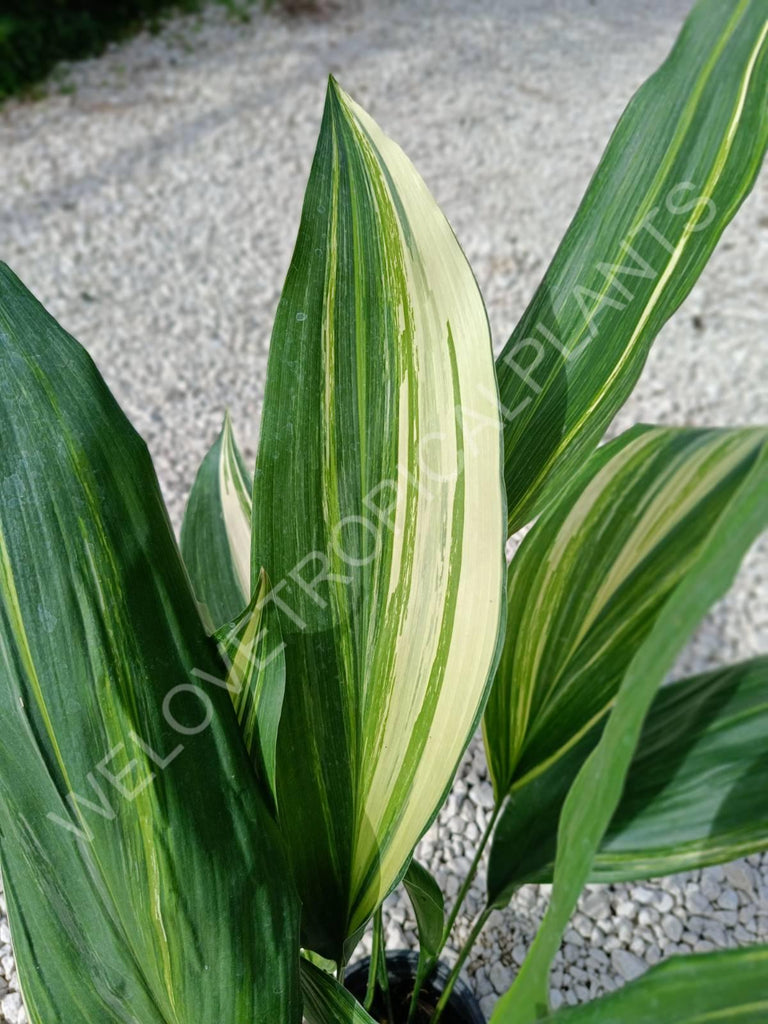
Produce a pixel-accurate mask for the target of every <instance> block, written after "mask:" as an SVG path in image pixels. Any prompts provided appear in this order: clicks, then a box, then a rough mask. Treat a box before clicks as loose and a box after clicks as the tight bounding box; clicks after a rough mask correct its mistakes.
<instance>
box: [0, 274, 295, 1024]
mask: <svg viewBox="0 0 768 1024" xmlns="http://www.w3.org/2000/svg"><path fill="white" fill-rule="evenodd" d="M0 436H2V439H3V441H2V445H0V492H1V494H0V498H1V500H0V732H1V733H2V742H1V743H0V841H1V842H0V862H1V866H2V874H3V880H4V883H5V891H6V897H7V899H8V911H9V919H10V925H11V933H12V936H13V943H14V952H15V955H16V963H17V967H18V972H19V979H20V981H21V988H22V991H23V994H24V999H25V1003H26V1007H27V1012H28V1015H29V1018H30V1020H31V1021H32V1024H53V1022H62V1024H63V1022H66V1024H180V1022H187V1021H192V1020H203V1021H213V1020H217V1021H218V1020H226V1021H231V1022H235V1021H278V1020H279V1021H281V1022H282V1021H286V1022H291V1024H298V1021H299V1019H300V1016H301V1006H300V997H299V965H298V930H299V922H298V902H297V900H296V897H295V894H294V892H293V890H292V887H291V885H290V883H289V882H288V881H287V878H288V877H289V876H288V867H287V864H286V861H285V855H284V850H283V847H282V843H281V841H280V837H279V835H278V833H277V829H276V827H275V825H274V822H273V820H272V818H271V816H270V814H269V812H268V810H267V808H266V806H265V805H264V803H263V801H262V800H261V798H260V796H259V792H258V787H257V784H256V780H255V778H254V775H253V770H252V768H251V765H250V763H249V761H248V758H247V755H246V752H245V748H244V747H243V744H242V740H241V738H240V735H239V730H238V726H237V721H236V718H235V714H234V711H233V708H232V706H231V702H230V699H229V697H228V696H227V693H226V686H225V681H224V666H223V663H222V662H221V660H220V659H219V657H218V656H217V651H216V647H215V644H214V643H213V641H212V640H210V639H209V638H208V637H207V636H206V634H205V630H204V628H203V625H202V623H201V621H200V619H199V617H198V614H197V609H196V607H195V602H194V598H193V595H192V592H191V590H190V588H189V582H188V578H187V575H186V573H185V571H184V567H183V565H182V563H181V559H180V558H179V554H178V549H177V546H176V542H175V540H174V538H173V535H172V532H171V528H170V524H169V521H168V517H167V514H166V511H165V508H164V506H163V503H162V499H161V497H160V490H159V487H158V484H157V480H156V478H155V474H154V470H153V468H152V464H151V461H150V459H149V455H148V453H147V450H146V446H145V445H144V444H143V442H142V441H141V440H140V438H139V437H138V436H137V435H136V433H135V432H134V431H133V429H132V428H131V426H130V424H129V423H128V421H127V420H126V419H125V417H124V415H123V414H122V412H121V411H120V409H119V408H118V406H117V404H116V403H115V401H114V399H113V397H112V396H111V395H110V393H109V391H108V390H107V388H106V385H105V384H104V382H103V380H102V379H101V377H100V376H99V374H98V372H97V370H96V368H95V367H94V365H93V363H92V362H91V361H90V359H89V358H88V356H87V355H86V354H85V352H84V351H83V350H82V349H81V348H80V346H79V345H78V344H77V343H76V342H75V341H74V339H72V338H71V337H70V336H69V335H68V334H67V333H66V332H65V331H63V330H62V329H61V328H60V327H59V326H58V324H56V323H55V321H54V320H53V319H52V318H51V317H50V316H49V315H48V314H47V313H46V312H45V310H44V309H43V308H42V306H40V305H39V303H37V302H36V301H35V299H34V298H33V297H32V296H31V295H30V294H29V292H28V291H27V290H26V289H25V288H24V287H23V285H22V284H21V283H20V281H19V280H18V279H17V278H16V277H15V276H14V275H13V274H12V273H11V272H10V271H9V270H8V268H7V267H4V266H3V265H0Z"/></svg>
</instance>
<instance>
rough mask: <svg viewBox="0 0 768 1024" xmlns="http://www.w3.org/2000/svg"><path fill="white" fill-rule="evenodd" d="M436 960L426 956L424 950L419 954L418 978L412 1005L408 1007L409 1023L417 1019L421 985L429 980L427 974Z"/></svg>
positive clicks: (415, 982) (414, 986) (411, 1023)
mask: <svg viewBox="0 0 768 1024" xmlns="http://www.w3.org/2000/svg"><path fill="white" fill-rule="evenodd" d="M434 963H435V961H434V960H433V959H432V958H431V957H429V956H426V955H425V954H424V953H423V952H422V953H420V954H419V963H418V966H417V968H416V980H415V981H414V985H413V994H412V996H411V1005H410V1007H409V1009H408V1022H407V1024H413V1022H414V1021H415V1019H416V1010H417V1008H418V1005H419V993H420V992H421V986H422V985H423V984H424V982H425V981H426V980H427V975H428V974H429V972H430V971H431V970H432V967H433V966H434Z"/></svg>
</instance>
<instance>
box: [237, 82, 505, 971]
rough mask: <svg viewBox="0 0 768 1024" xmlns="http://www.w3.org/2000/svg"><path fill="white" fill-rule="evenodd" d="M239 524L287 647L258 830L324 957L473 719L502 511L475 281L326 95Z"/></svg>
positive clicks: (404, 163)
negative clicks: (267, 800) (271, 810)
mask: <svg viewBox="0 0 768 1024" xmlns="http://www.w3.org/2000/svg"><path fill="white" fill-rule="evenodd" d="M253 520H254V534H253V569H254V572H258V570H259V569H260V568H261V567H262V566H263V567H264V568H265V569H266V571H267V572H268V573H269V576H270V579H271V580H272V582H273V584H274V589H273V600H274V601H275V602H276V603H277V602H279V605H278V606H279V608H280V612H281V616H280V618H281V624H282V627H283V638H284V641H285V644H286V650H285V655H286V678H287V686H286V699H285V706H284V710H283V719H282V722H281V727H280V743H279V749H278V765H277V788H278V798H279V802H280V815H281V826H282V830H283V832H284V834H285V835H286V836H287V840H288V845H289V854H290V857H291V860H292V864H293V868H294V872H295V875H296V877H297V879H298V884H299V890H300V895H301V896H302V901H303V907H304V911H303V919H302V920H303V927H304V945H305V946H307V947H308V948H311V949H315V950H316V951H317V952H320V953H322V954H323V955H325V956H327V957H329V958H332V959H336V960H338V959H341V958H343V950H342V946H343V943H344V940H345V938H346V937H347V936H349V935H351V934H352V933H354V932H356V931H357V930H358V929H359V928H360V927H361V926H362V925H363V924H364V923H365V922H366V920H367V919H368V918H369V917H370V915H371V913H372V912H373V910H374V909H375V907H376V906H377V905H378V904H379V903H380V901H381V900H382V899H383V898H384V896H386V894H387V893H388V892H389V890H390V889H391V888H392V886H393V885H394V884H395V882H396V881H397V879H398V877H399V876H400V875H401V874H402V872H403V871H404V869H405V866H406V864H407V861H408V858H409V857H410V854H411V852H412V850H413V847H414V845H415V844H416V842H417V841H418V839H419V837H420V836H421V834H422V833H423V832H424V830H425V829H426V828H427V827H428V825H429V824H430V822H431V821H432V819H433V818H434V816H435V814H436V812H437V809H438V807H439V806H440V804H441V802H442V800H443V798H444V795H445V793H446V790H447V788H448V787H449V785H450V782H451V779H452V777H453V775H454V772H455V769H456V766H457V763H458V761H459V759H460V757H461V754H462V752H463V751H464V749H465V747H466V745H467V743H468V741H469V738H470V737H471V735H472V733H473V730H474V728H475V726H476V724H477V721H478V717H479V714H480V709H481V708H482V705H483V701H484V698H485V695H486V692H487V687H488V680H489V677H490V675H491V673H492V670H493V665H494V662H495V659H496V656H497V649H498V642H499V630H500V624H501V619H502V616H503V611H504V602H503V597H502V591H503V582H504V572H503V540H504V536H505V522H506V519H505V513H504V508H503V486H502V482H501V432H500V423H499V414H498V405H497V394H496V385H495V379H494V370H493V359H492V355H491V343H490V335H489V330H488V322H487V318H486V315H485V310H484V307H483V303H482V300H481V297H480V294H479V292H478V289H477V285H476V283H475V280H474V277H473V276H472V272H471V270H470V268H469V266H468V264H467V262H466V260H465V258H464V255H463V253H462V252H461V249H460V248H459V245H458V243H457V242H456V239H455V237H454V235H453V233H452V231H451V229H450V227H449V225H448V224H447V222H446V221H445V219H444V217H443V216H442V214H441V213H440V211H439V210H438V208H437V206H436V205H435V203H434V201H433V199H432V198H431V196H430V195H429V192H428V191H427V189H426V187H425V185H424V183H423V182H422V180H421V179H420V178H419V176H418V175H417V173H416V171H415V170H414V168H413V167H412V166H411V164H410V163H409V162H408V160H407V159H406V157H405V156H404V155H403V153H402V151H401V150H400V149H399V148H398V147H397V146H396V145H395V144H394V143H393V142H392V141H391V140H390V139H388V138H387V137H386V136H385V135H384V134H383V133H382V132H381V131H380V129H379V128H378V127H377V126H376V125H375V124H374V122H373V121H372V120H371V119H370V118H369V117H368V115H367V114H365V112H364V111H363V110H361V108H360V107H358V106H357V105H356V104H355V103H353V101H352V100H351V99H349V97H348V96H346V95H345V94H344V93H343V92H342V91H341V90H340V89H339V88H338V86H337V85H336V84H335V83H333V82H332V83H331V85H330V87H329V91H328V98H327V102H326V108H325V114H324V117H323V124H322V129H321V132H320V139H319V143H318V148H317V152H316V155H315V160H314V163H313V166H312V172H311V175H310V180H309V185H308V188H307V194H306V198H305V202H304V210H303V213H302V220H301V226H300V229H299V238H298V242H297V245H296V250H295V252H294V256H293V260H292V263H291V267H290V270H289V273H288V278H287V281H286V284H285V289H284V291H283V295H282V298H281V301H280V304H279V307H278V311H277V318H276V322H275V328H274V333H273V336H272V342H271V349H270V356H269V366H268V375H267V384H266V393H265V399H264V414H263V422H262V428H261V439H260V446H259V452H258V459H257V468H256V478H255V486H254V508H253Z"/></svg>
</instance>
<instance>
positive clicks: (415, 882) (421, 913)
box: [403, 860, 445, 957]
mask: <svg viewBox="0 0 768 1024" xmlns="http://www.w3.org/2000/svg"><path fill="white" fill-rule="evenodd" d="M403 885H404V886H405V888H406V891H407V893H408V896H409V898H410V901H411V905H412V906H413V911H414V913H415V915H416V925H417V927H418V933H419V947H420V949H421V955H422V956H423V955H425V954H426V955H427V956H430V957H437V956H439V955H440V953H441V951H442V945H443V929H444V927H445V902H444V900H443V893H442V891H441V889H440V886H439V885H438V884H437V882H436V881H435V878H434V876H433V875H432V873H431V872H430V871H427V869H426V868H425V867H424V866H423V865H422V864H419V862H418V861H417V860H412V861H411V863H410V865H409V866H408V870H407V871H406V873H405V875H404V876H403Z"/></svg>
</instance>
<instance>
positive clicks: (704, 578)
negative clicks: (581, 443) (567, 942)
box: [492, 431, 768, 1024]
mask: <svg viewBox="0 0 768 1024" xmlns="http://www.w3.org/2000/svg"><path fill="white" fill-rule="evenodd" d="M649 433H652V432H649ZM681 433H682V434H683V436H685V434H686V433H688V432H681ZM718 433H721V437H723V438H728V437H729V436H730V437H731V438H732V437H734V436H738V435H739V434H741V433H742V432H736V431H731V432H728V431H725V432H718ZM743 433H751V434H753V435H754V434H755V433H756V432H754V431H752V432H743ZM641 437H642V435H641ZM632 445H633V442H630V443H629V444H628V445H627V446H626V447H625V448H624V450H623V451H624V452H627V451H628V449H631V447H632ZM707 447H709V448H710V451H709V456H708V457H706V458H704V459H703V461H701V458H699V459H697V458H694V459H693V461H694V463H696V462H698V463H699V471H698V473H697V474H696V475H695V477H694V479H693V480H692V481H691V485H692V488H693V490H694V491H695V490H696V486H697V485H698V486H701V485H702V481H703V480H705V479H706V478H707V476H708V473H707V467H708V466H709V464H710V460H711V458H712V457H716V460H717V461H720V460H722V459H724V458H725V459H726V460H729V459H733V457H734V455H735V451H731V452H730V453H729V455H728V456H726V454H725V451H724V448H723V445H722V444H721V445H717V444H715V445H714V446H712V445H711V442H710V445H709V446H708V445H707V444H706V442H704V446H703V449H702V451H701V452H700V453H699V456H700V457H701V456H702V455H703V452H704V450H705V449H706V448H707ZM718 448H719V452H717V455H715V453H716V450H717V449H718ZM620 457H621V456H619V458H620ZM743 458H747V459H748V462H749V469H748V470H747V471H746V473H745V472H743V471H741V469H740V465H739V461H738V460H737V461H736V462H735V464H733V465H732V474H731V480H724V481H723V483H722V484H721V487H720V488H719V489H722V488H725V489H726V490H729V491H730V494H729V497H728V499H727V501H726V503H725V504H724V505H723V506H722V507H721V510H720V512H719V514H718V515H717V517H716V518H715V519H714V521H713V522H711V524H710V526H709V529H708V530H707V534H706V537H705V539H704V540H703V542H702V543H701V545H700V546H699V548H698V550H697V552H696V555H695V559H694V561H693V564H692V565H691V566H690V567H689V569H688V571H687V573H686V574H685V575H684V576H682V578H680V577H678V578H677V579H675V580H674V582H673V583H672V586H671V588H670V589H669V590H668V593H667V595H666V598H665V600H664V602H663V608H662V609H661V611H660V613H659V614H658V615H656V616H655V618H654V621H653V624H652V626H651V628H650V629H649V630H648V631H647V632H645V635H644V636H643V637H642V639H640V640H639V642H637V643H635V644H633V645H632V646H633V653H632V657H631V659H630V661H629V663H628V664H627V665H626V667H625V669H624V671H623V673H622V678H621V684H620V687H619V689H618V692H617V694H616V697H615V700H614V702H613V708H612V710H611V713H610V715H609V716H608V720H607V722H606V725H605V729H604V730H603V733H602V736H601V737H600V741H599V743H598V744H597V746H596V747H595V749H594V750H593V751H592V753H591V754H590V755H589V757H588V758H587V760H586V761H585V762H584V765H583V766H582V768H581V769H580V771H579V773H578V775H577V776H576V779H575V781H574V783H573V785H572V786H571V789H570V790H569V792H568V796H567V797H566V800H565V804H564V806H563V810H562V813H561V815H560V825H559V829H558V837H557V854H556V858H555V869H554V876H553V884H552V895H551V899H550V903H549V907H548V909H547V913H546V915H545V917H544V920H543V922H542V924H541V927H540V929H539V931H538V932H537V934H536V938H535V940H534V942H533V945H532V946H531V948H530V951H529V953H528V956H527V957H526V959H525V961H524V963H523V966H522V968H521V969H520V973H519V974H518V976H517V979H516V980H515V982H514V984H513V986H512V988H511V989H510V990H509V992H507V994H506V995H505V996H504V997H502V999H501V1000H500V1001H499V1003H498V1005H497V1007H496V1010H495V1011H494V1014H493V1018H492V1020H493V1024H531V1022H533V1021H534V1020H537V1019H539V1018H540V1017H542V1016H544V1015H545V1014H546V1010H547V1002H548V990H549V984H548V976H549V968H550V965H551V962H552V959H553V957H554V956H555V954H556V952H557V949H558V947H559V945H560V941H561V938H562V934H563V931H564V930H565V928H566V926H567V924H568V920H569V919H570V916H571V914H572V913H573V910H574V908H575V906H576V902H577V900H578V897H579V894H580V892H581V890H582V888H583V886H584V883H585V882H586V881H587V879H588V877H589V872H590V869H591V866H592V861H593V859H594V857H595V855H596V853H597V851H598V849H599V846H600V843H601V842H602V839H603V836H604V835H605V832H606V830H607V828H608V826H609V824H610V821H611V819H612V817H613V815H614V814H615V812H616V809H617V807H618V805H619V802H620V799H621V793H622V790H623V788H624V783H625V779H626V776H627V772H628V770H629V766H630V763H631V760H632V755H633V753H634V751H635V749H636V746H637V742H638V739H639V737H640V733H641V730H642V725H643V721H644V719H645V716H646V714H647V713H648V710H649V708H650V706H651V704H652V702H653V699H654V696H655V694H656V691H657V689H658V687H659V685H660V684H661V682H662V681H663V679H664V677H665V676H666V675H667V674H668V673H669V672H670V671H671V669H672V668H673V666H674V663H675V659H676V658H677V656H678V654H679V653H680V650H681V649H682V647H683V645H684V644H685V642H686V641H687V639H688V638H689V637H690V635H691V634H692V632H693V630H694V629H695V628H696V626H697V625H698V623H699V622H700V621H701V619H702V618H703V616H704V615H705V614H706V612H707V610H708V608H709V607H710V606H711V605H712V604H714V602H715V601H717V600H718V599H719V598H721V597H722V596H723V594H724V593H725V592H726V591H727V589H728V587H729V586H730V584H731V583H732V581H733V579H734V577H735V575H736V573H737V571H738V568H739V564H740V562H741V559H742V558H743V557H744V555H745V553H746V551H747V550H748V548H749V546H750V545H751V544H752V543H753V542H754V540H755V539H756V537H757V536H758V535H759V534H760V533H761V532H762V531H763V530H764V529H765V528H766V526H768V444H766V443H765V442H763V443H762V444H761V445H760V446H759V447H758V448H757V450H756V451H754V450H753V453H752V455H751V456H747V455H746V453H742V459H743ZM686 462H689V460H686ZM686 468H690V467H689V466H686ZM678 473H679V474H680V473H682V475H685V474H684V472H682V467H681V468H680V469H679V470H678ZM597 476H598V478H599V473H598V475H597ZM734 476H735V477H736V479H737V480H738V483H737V485H736V486H735V487H733V486H732V479H733V477H734ZM710 485H711V481H710ZM685 497H686V496H685V494H684V493H681V494H678V502H679V503H680V505H681V506H682V508H681V509H680V510H679V511H676V512H675V513H674V514H675V515H677V516H678V517H680V516H682V517H683V518H680V519H679V522H680V523H681V524H682V523H683V522H685V521H686V517H685V511H684V510H685V509H686V507H687V502H686V500H685ZM648 500H650V502H651V505H653V504H654V495H651V496H650V498H649V499H648ZM580 501H582V502H583V496H582V497H581V498H580V499H577V501H576V506H578V505H579V502H580ZM655 504H656V510H657V512H658V513H659V514H660V515H661V517H662V518H666V517H667V516H668V515H669V512H670V511H671V509H668V511H667V512H666V514H665V512H664V508H663V502H662V503H661V504H659V503H658V501H656V502H655ZM687 526H688V529H689V530H692V529H693V527H694V526H695V523H694V522H693V521H691V520H690V518H687ZM602 539H603V540H604V542H605V543H606V544H607V543H608V542H609V538H608V536H607V535H606V534H602ZM678 543H679V538H678ZM649 584H650V581H649Z"/></svg>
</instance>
